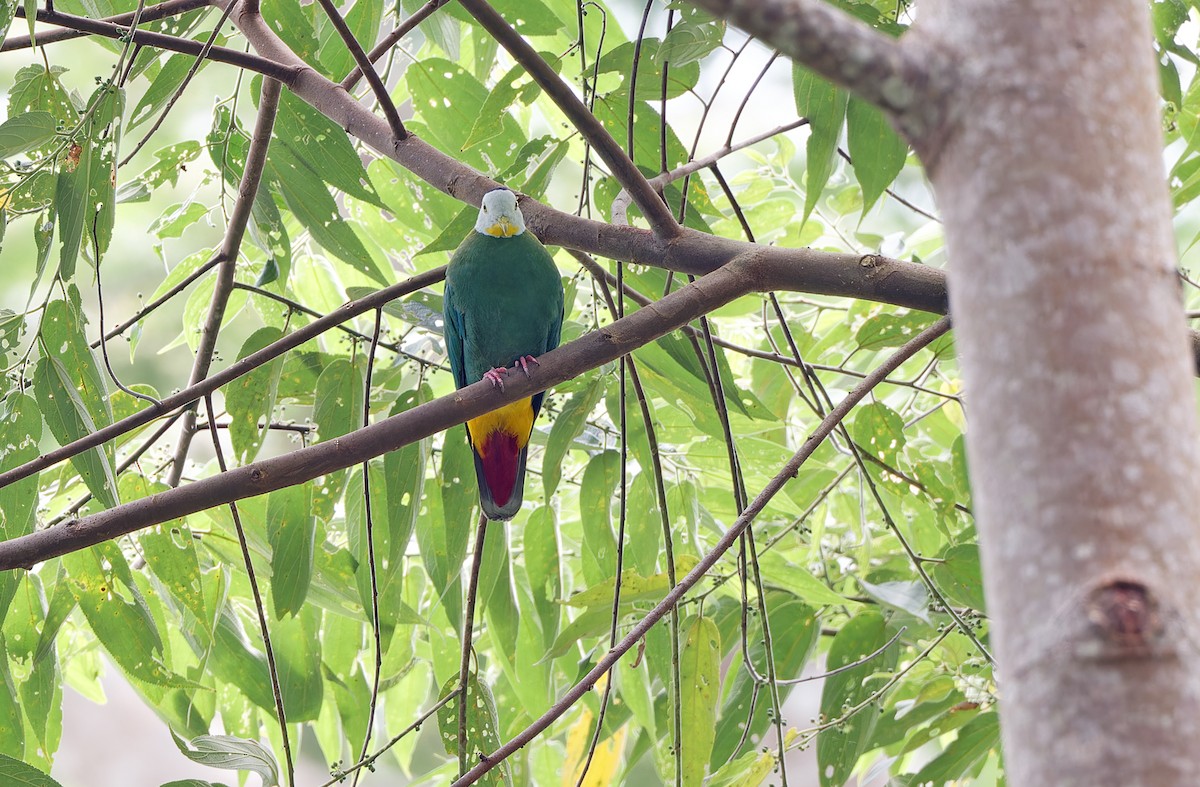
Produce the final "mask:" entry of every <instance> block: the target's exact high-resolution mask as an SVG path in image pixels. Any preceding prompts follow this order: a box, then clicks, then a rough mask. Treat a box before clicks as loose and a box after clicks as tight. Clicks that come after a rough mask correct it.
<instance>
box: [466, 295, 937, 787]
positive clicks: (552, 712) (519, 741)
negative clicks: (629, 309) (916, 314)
mask: <svg viewBox="0 0 1200 787" xmlns="http://www.w3.org/2000/svg"><path fill="white" fill-rule="evenodd" d="M683 291H684V290H680V291H679V292H683ZM673 294H675V293H673ZM633 316H636V314H635V315H633ZM626 319H630V318H629V317H627V318H626ZM949 327H950V320H949V318H943V319H941V320H939V321H938V322H937V323H935V324H934V325H931V326H930V327H928V328H926V329H925V330H924V331H922V332H921V333H920V334H918V335H917V336H915V337H913V339H912V340H911V341H909V342H908V343H907V344H905V345H904V346H903V347H900V348H899V349H898V350H897V351H896V352H895V353H894V354H893V355H892V356H891V357H890V358H888V359H887V360H886V361H884V362H883V363H882V364H880V366H879V368H877V369H876V370H875V372H876V373H875V375H874V376H872V377H871V378H869V379H867V380H863V381H862V382H861V383H859V384H858V385H857V386H855V388H854V390H852V391H850V393H848V394H847V395H846V398H845V399H843V400H842V401H841V402H839V403H838V406H837V407H836V408H834V409H833V410H832V411H830V413H829V415H827V416H826V417H825V419H824V420H823V421H822V422H821V424H820V425H819V426H817V428H816V429H815V430H814V431H813V433H812V434H811V435H809V437H808V439H807V440H805V441H804V445H803V446H801V448H800V450H799V451H797V452H796V453H795V454H794V455H793V456H792V458H791V459H789V460H788V461H787V463H786V464H785V465H784V466H783V469H782V470H780V472H779V473H778V474H776V475H775V477H774V478H772V479H771V480H770V481H769V482H768V483H767V485H766V486H765V487H763V490H762V491H761V492H760V493H759V494H758V497H756V498H754V500H753V502H751V503H750V505H749V506H747V508H746V510H745V511H743V512H742V514H741V516H739V517H738V518H737V520H736V521H735V522H734V523H733V525H731V526H730V528H729V529H728V530H727V531H725V534H724V535H723V536H721V538H720V540H719V541H718V542H717V543H716V545H714V546H713V548H712V549H711V550H709V551H708V553H707V554H705V556H704V557H703V558H701V559H700V562H699V563H697V564H696V566H695V568H693V569H692V570H691V571H689V572H688V574H687V576H685V577H684V578H683V579H681V580H680V581H679V584H678V585H676V586H675V587H674V588H672V589H671V590H670V591H669V592H668V593H667V595H666V596H665V597H664V598H663V600H662V601H660V602H659V603H658V604H657V605H656V606H655V607H654V609H652V610H651V611H650V612H648V613H647V614H646V616H645V617H644V618H643V619H642V620H641V621H640V622H639V623H638V624H637V625H636V626H634V627H633V628H632V629H631V630H630V632H629V633H628V634H627V635H625V638H624V639H622V640H621V641H620V642H619V643H617V646H616V647H615V648H613V649H612V650H610V651H609V652H608V653H607V654H605V655H604V657H603V658H601V659H600V661H598V662H597V663H596V666H595V667H593V668H592V669H591V670H589V671H588V673H587V674H586V675H584V676H583V678H581V679H580V680H579V682H578V683H576V684H575V685H574V686H573V687H572V688H571V689H570V690H569V691H567V692H566V694H564V695H563V696H562V697H561V698H560V699H559V701H558V702H556V703H555V704H554V705H553V706H551V707H550V709H549V710H547V711H546V712H545V713H544V714H542V716H540V717H539V718H538V719H537V720H535V721H534V722H533V723H532V724H530V725H529V726H528V727H526V728H525V729H524V730H523V731H522V732H521V733H520V734H518V735H517V736H516V737H514V738H512V739H511V740H509V741H508V742H507V743H505V744H504V745H503V746H501V747H500V748H499V749H497V750H496V751H494V752H492V753H491V754H490V755H488V757H487V759H486V760H485V761H483V762H480V763H479V764H478V765H476V766H475V767H474V768H473V769H472V770H471V772H470V773H468V774H467V775H466V776H465V777H463V778H461V779H459V780H458V781H456V782H454V784H453V786H452V787H466V785H469V784H474V783H475V782H476V781H478V780H479V778H480V777H482V776H483V775H484V774H485V773H487V772H488V771H489V770H491V769H492V768H493V767H495V766H496V765H497V764H498V763H500V762H502V761H503V760H505V759H507V758H508V757H510V756H511V755H512V754H513V753H514V752H516V751H517V750H518V749H520V748H522V747H523V746H525V745H526V744H527V743H529V742H530V741H532V740H533V739H534V738H535V737H537V735H539V734H540V733H541V732H542V731H543V730H545V729H546V728H547V727H549V726H550V725H551V724H552V723H553V722H554V721H555V720H556V719H557V718H558V717H559V716H561V715H562V714H563V713H565V712H566V711H567V709H568V708H570V707H572V706H573V705H574V704H575V703H576V702H578V701H579V699H580V698H581V697H582V696H583V695H584V694H585V693H587V692H588V691H589V690H590V689H591V687H592V686H594V685H595V683H596V681H597V680H599V679H600V676H602V675H604V674H605V673H606V672H608V671H609V670H610V669H612V667H613V665H614V664H616V662H617V661H618V660H619V659H620V658H621V656H623V655H625V653H626V652H628V651H629V649H630V648H632V647H633V646H634V645H636V644H637V643H638V641H639V640H640V639H641V638H642V637H643V636H645V634H646V632H648V631H649V630H650V629H651V628H653V627H654V625H655V624H656V623H658V621H659V620H661V619H662V617H663V616H664V615H666V614H667V612H668V611H669V610H670V609H671V608H672V607H673V606H675V605H676V604H677V603H679V600H680V599H681V598H683V595H684V593H686V592H687V591H688V590H690V589H691V588H692V587H693V586H694V585H695V584H696V583H697V582H699V581H700V580H701V579H703V578H704V576H705V575H706V574H707V573H708V570H709V569H711V568H712V567H713V565H715V564H716V562H717V561H718V560H719V559H720V558H721V556H722V555H724V554H725V553H726V552H727V551H729V548H730V547H732V546H733V545H734V543H736V541H737V540H738V538H739V537H740V536H741V534H742V533H743V532H745V529H746V528H747V527H749V525H750V523H751V522H753V521H754V519H755V517H757V516H758V514H759V513H760V512H761V511H762V510H763V509H764V508H765V507H766V505H767V503H769V502H770V501H771V499H772V498H773V497H774V496H775V495H776V494H778V492H779V491H780V490H781V489H783V487H784V486H785V485H786V484H787V482H788V481H789V480H791V479H792V478H793V477H795V475H796V473H797V472H798V471H799V469H800V466H801V465H802V464H804V462H805V461H807V459H808V458H809V457H810V456H811V455H812V454H813V452H814V451H816V449H817V447H818V446H819V445H820V444H821V443H822V442H823V441H824V440H825V438H826V437H828V436H829V434H830V432H832V431H833V429H834V427H835V426H837V425H838V424H840V423H841V422H842V419H844V418H845V417H846V416H847V415H848V414H849V413H850V411H851V410H852V409H853V408H854V407H855V406H856V405H857V404H858V403H859V402H860V401H862V399H863V398H864V397H865V396H866V395H867V394H868V393H870V391H871V389H872V388H874V387H875V385H877V384H878V383H879V381H881V380H882V379H883V378H884V377H886V376H887V375H888V374H889V373H891V372H892V371H893V370H895V369H896V368H897V367H898V366H899V365H900V364H902V363H903V362H904V361H906V360H908V359H909V358H910V357H912V356H913V355H914V354H916V353H917V352H919V351H920V350H921V349H922V348H924V347H926V346H928V344H929V343H930V342H932V341H933V340H934V339H936V338H937V337H938V336H941V335H942V334H943V333H945V332H946V330H947V329H949Z"/></svg>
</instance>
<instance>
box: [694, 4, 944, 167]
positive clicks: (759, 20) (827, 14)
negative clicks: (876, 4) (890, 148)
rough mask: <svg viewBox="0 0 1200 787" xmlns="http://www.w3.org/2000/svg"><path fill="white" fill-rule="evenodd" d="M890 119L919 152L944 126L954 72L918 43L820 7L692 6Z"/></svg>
mask: <svg viewBox="0 0 1200 787" xmlns="http://www.w3.org/2000/svg"><path fill="white" fill-rule="evenodd" d="M692 2H693V3H694V4H695V5H698V6H700V7H701V8H704V9H706V10H708V11H709V12H711V13H713V14H716V15H717V16H720V17H723V18H725V19H728V20H729V21H731V22H733V23H734V24H735V25H737V26H738V27H740V28H742V29H743V30H745V31H746V32H748V33H750V34H751V35H753V36H755V37H756V38H760V39H762V40H763V41H766V42H767V43H769V44H771V45H772V46H774V47H775V48H777V49H778V50H779V51H780V52H782V53H783V54H785V55H787V56H788V57H790V58H792V59H793V60H794V61H796V62H797V63H799V64H800V65H802V66H805V67H807V68H809V69H811V70H812V71H814V72H815V73H817V74H819V75H820V76H822V77H824V78H826V79H828V80H829V81H831V82H834V83H836V84H838V85H841V86H842V87H845V88H846V89H848V90H850V91H851V92H853V93H854V94H855V95H857V96H859V97H860V98H862V99H864V100H866V101H869V102H871V103H872V104H875V105H876V106H878V107H879V108H880V109H883V110H884V111H885V112H887V113H888V114H889V115H890V116H891V117H892V118H893V120H895V122H896V124H897V125H898V127H899V128H900V130H901V131H902V132H904V134H905V135H906V136H907V137H908V139H909V141H910V142H911V143H912V145H913V147H914V148H916V149H917V150H918V152H925V153H927V152H928V151H929V150H930V147H931V145H930V144H929V143H930V137H931V136H932V135H933V134H935V133H936V132H938V131H939V130H940V129H941V126H942V124H943V123H944V122H945V119H946V117H945V116H946V111H947V108H948V104H947V100H946V99H947V97H948V95H949V93H950V88H951V87H952V85H953V83H954V81H955V80H956V78H957V77H956V72H957V67H956V65H955V64H953V62H952V61H951V60H950V58H949V57H948V56H947V55H945V54H943V53H941V52H940V51H939V50H937V49H935V48H933V47H925V46H922V45H921V44H920V42H919V39H911V38H905V39H904V40H896V39H894V38H891V37H890V36H887V35H885V34H883V33H880V32H879V31H877V30H875V29H874V28H872V27H871V26H870V25H868V24H866V23H865V22H861V21H859V20H858V19H855V18H854V17H852V16H850V14H848V13H846V12H844V11H842V10H841V9H839V8H835V7H833V6H832V5H830V4H828V3H826V2H823V0H736V1H735V0H692Z"/></svg>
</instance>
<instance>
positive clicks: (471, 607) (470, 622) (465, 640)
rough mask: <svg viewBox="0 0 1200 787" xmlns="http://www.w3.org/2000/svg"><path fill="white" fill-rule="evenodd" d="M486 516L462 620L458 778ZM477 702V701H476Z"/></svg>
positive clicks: (463, 758) (464, 757) (463, 768)
mask: <svg viewBox="0 0 1200 787" xmlns="http://www.w3.org/2000/svg"><path fill="white" fill-rule="evenodd" d="M487 524H488V518H487V514H484V513H480V514H479V524H478V525H477V526H476V528H475V552H474V553H473V554H472V555H471V578H470V580H469V581H468V584H467V614H466V616H465V617H464V618H463V623H462V625H463V635H462V661H461V662H460V664H459V668H458V698H459V699H458V775H459V776H462V775H463V774H464V773H466V772H467V765H468V764H469V762H470V759H469V754H468V752H467V702H468V700H470V699H471V698H470V696H469V695H470V692H468V691H467V678H468V676H469V675H470V673H471V635H472V632H473V631H474V628H475V601H476V598H475V597H476V595H478V593H479V572H480V571H481V570H482V568H483V544H484V541H485V539H486V538H487ZM476 700H478V698H476Z"/></svg>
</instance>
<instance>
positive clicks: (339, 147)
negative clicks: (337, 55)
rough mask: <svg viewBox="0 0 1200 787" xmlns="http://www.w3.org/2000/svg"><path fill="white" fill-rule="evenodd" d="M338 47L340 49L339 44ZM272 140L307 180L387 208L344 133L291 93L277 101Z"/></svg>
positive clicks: (273, 152) (366, 4)
mask: <svg viewBox="0 0 1200 787" xmlns="http://www.w3.org/2000/svg"><path fill="white" fill-rule="evenodd" d="M372 5H374V4H373V3H369V2H365V0H363V2H359V3H356V4H355V6H354V8H355V9H358V8H359V7H360V6H372ZM338 46H339V47H340V46H342V44H341V42H340V41H339V43H338ZM275 140H276V141H277V142H278V143H280V144H281V145H282V146H283V147H285V148H287V150H288V151H289V152H290V153H291V154H292V156H291V160H293V161H295V162H296V163H297V164H298V166H299V167H300V168H301V169H302V170H303V171H306V172H307V173H308V177H310V178H311V177H316V178H319V179H320V180H322V181H324V182H325V183H326V184H328V185H329V186H331V187H333V188H335V189H337V190H338V191H342V192H345V193H346V194H349V195H350V196H351V197H354V198H355V199H360V200H363V201H364V202H368V203H370V204H372V205H374V206H376V207H378V208H384V207H386V206H385V205H384V204H383V202H382V201H381V200H380V198H379V195H378V194H377V193H375V187H374V186H373V185H371V181H370V178H368V177H367V171H366V170H365V169H364V168H363V165H362V159H361V158H360V157H359V155H358V152H357V151H355V149H354V145H353V144H352V143H351V142H350V137H349V136H347V134H346V131H345V129H343V128H342V127H341V126H339V125H338V124H336V123H334V122H333V121H332V120H330V119H329V118H327V117H325V116H324V115H322V114H321V113H320V112H318V111H317V110H316V109H314V108H313V107H311V106H310V105H309V104H307V103H305V102H304V101H301V100H300V99H299V98H297V97H296V96H295V95H293V94H292V93H291V92H290V91H284V93H283V95H282V96H281V97H280V101H279V115H278V117H277V119H276V121H275ZM277 155H278V152H277V148H276V147H273V148H272V149H271V156H272V158H273V159H274V158H275V157H276V156H277ZM276 163H277V162H276Z"/></svg>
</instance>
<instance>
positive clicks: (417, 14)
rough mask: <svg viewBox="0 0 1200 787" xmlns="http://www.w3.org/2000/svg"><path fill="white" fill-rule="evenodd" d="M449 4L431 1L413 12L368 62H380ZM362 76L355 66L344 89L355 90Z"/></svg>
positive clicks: (344, 84)
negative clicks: (417, 27)
mask: <svg viewBox="0 0 1200 787" xmlns="http://www.w3.org/2000/svg"><path fill="white" fill-rule="evenodd" d="M447 2H449V0H429V2H428V3H426V4H425V5H423V6H421V7H420V8H418V9H417V10H416V11H413V12H412V13H411V14H409V16H408V18H407V19H405V20H404V21H403V22H401V23H400V24H399V26H397V27H396V29H395V30H393V31H392V32H390V33H388V34H387V35H386V36H384V37H383V38H382V39H380V41H379V43H378V44H376V45H375V47H374V48H373V49H372V50H371V51H370V52H369V53H367V60H368V61H369V62H371V63H376V62H378V60H379V58H381V57H383V56H384V55H386V54H387V53H388V51H389V50H391V48H392V47H393V46H395V45H396V44H397V43H399V42H400V40H401V39H402V38H404V37H405V36H406V35H408V34H409V33H411V32H412V31H413V29H414V28H415V27H416V26H417V25H419V24H421V23H422V22H424V21H425V20H426V19H428V18H429V17H430V16H432V15H433V12H434V11H436V10H438V9H439V8H441V7H442V6H444V5H445V4H446V3H447ZM362 76H363V70H362V68H360V67H359V66H355V67H354V70H353V71H351V72H350V73H349V74H347V75H346V78H345V79H343V80H342V87H343V88H345V89H346V90H348V91H349V90H353V89H354V86H355V85H357V84H358V80H360V79H362Z"/></svg>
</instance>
